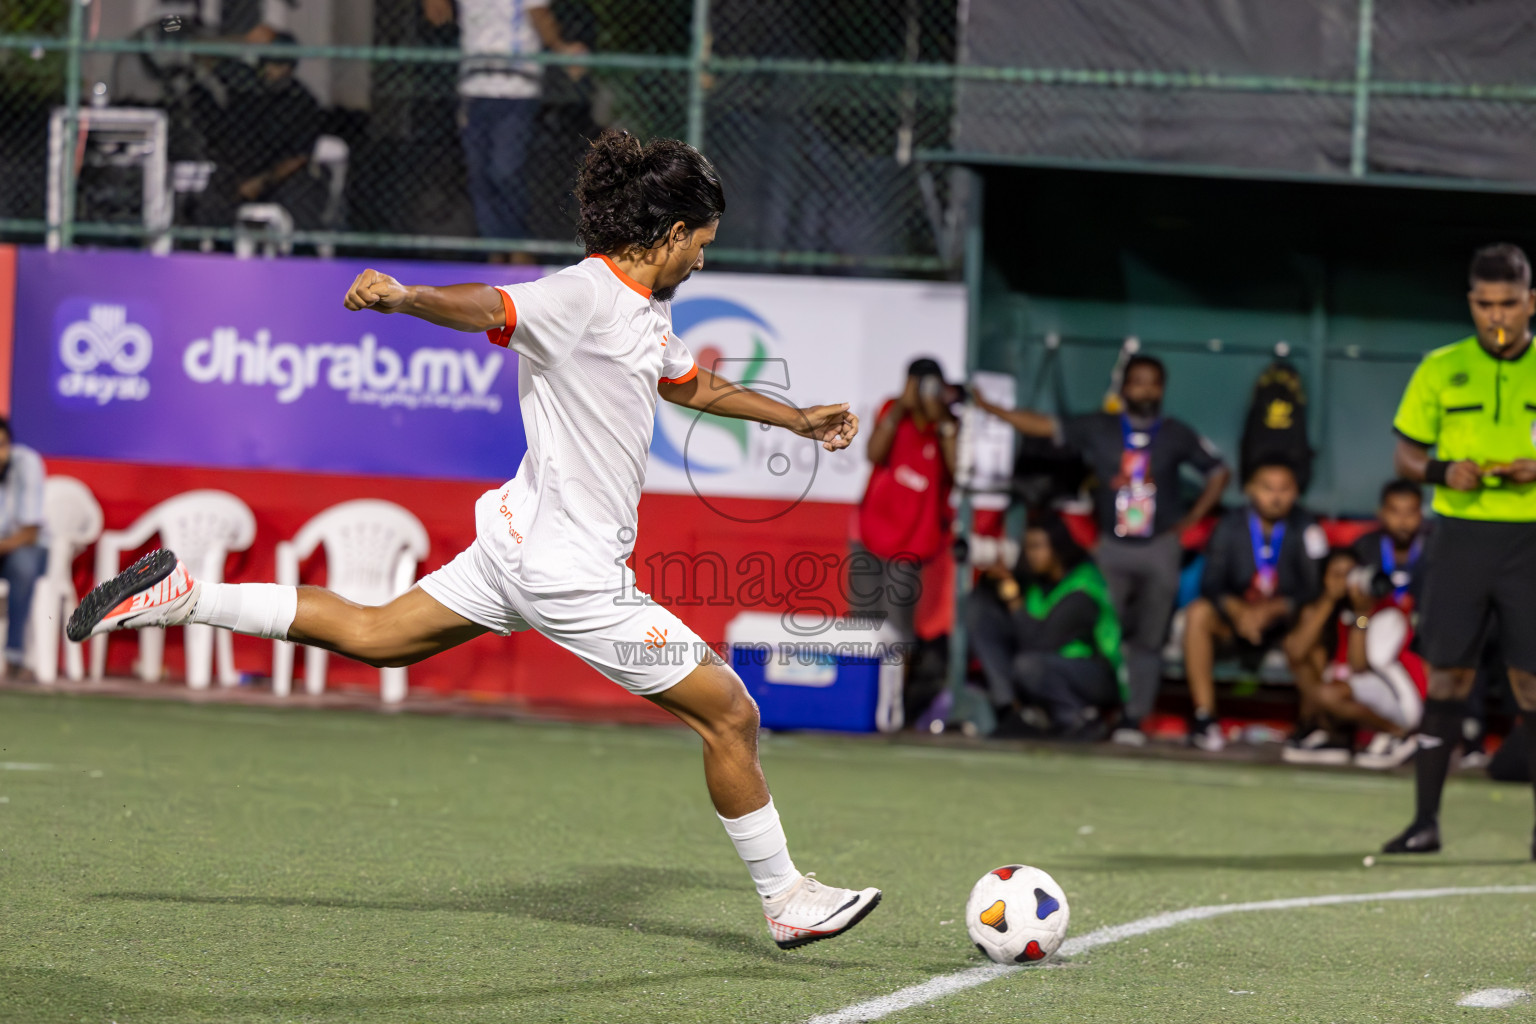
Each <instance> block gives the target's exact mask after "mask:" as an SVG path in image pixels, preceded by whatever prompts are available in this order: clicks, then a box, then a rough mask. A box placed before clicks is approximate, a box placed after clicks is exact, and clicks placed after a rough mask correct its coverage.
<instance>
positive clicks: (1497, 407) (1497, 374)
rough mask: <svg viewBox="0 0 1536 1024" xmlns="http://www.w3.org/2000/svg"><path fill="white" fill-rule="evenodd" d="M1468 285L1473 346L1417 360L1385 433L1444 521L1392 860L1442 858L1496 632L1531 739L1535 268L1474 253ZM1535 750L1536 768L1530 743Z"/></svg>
mask: <svg viewBox="0 0 1536 1024" xmlns="http://www.w3.org/2000/svg"><path fill="white" fill-rule="evenodd" d="M1468 277H1469V278H1470V291H1469V292H1468V293H1467V301H1468V305H1469V306H1470V307H1471V313H1472V321H1473V323H1474V324H1475V325H1476V328H1477V333H1476V334H1474V335H1473V336H1472V337H1470V338H1465V339H1463V340H1462V341H1459V342H1456V343H1455V344H1453V345H1447V346H1446V347H1444V348H1440V349H1436V350H1435V351H1433V352H1431V353H1429V354H1428V355H1426V356H1425V357H1424V359H1423V361H1422V362H1420V363H1419V367H1418V369H1417V370H1415V371H1414V374H1413V377H1412V379H1410V380H1409V382H1408V388H1407V390H1405V391H1404V392H1403V400H1402V404H1401V405H1400V406H1399V407H1398V411H1397V417H1396V419H1394V420H1393V424H1392V425H1393V427H1394V428H1395V429H1396V430H1397V433H1398V435H1399V438H1398V443H1397V453H1396V462H1397V471H1398V473H1399V474H1400V475H1401V476H1404V477H1406V478H1407V479H1409V480H1413V481H1426V482H1428V483H1431V484H1434V485H1435V500H1434V508H1435V512H1436V513H1438V515H1439V518H1438V521H1437V522H1436V524H1435V531H1434V535H1433V537H1431V539H1430V541H1429V544H1428V549H1427V557H1428V559H1429V565H1430V571H1429V573H1428V575H1427V577H1426V579H1425V584H1424V597H1423V601H1422V602H1421V604H1420V608H1419V644H1420V651H1421V653H1422V654H1423V655H1424V659H1425V660H1426V661H1428V662H1429V664H1430V672H1429V696H1428V699H1427V700H1426V701H1425V702H1424V720H1423V722H1422V723H1421V724H1420V726H1419V734H1418V752H1417V754H1416V755H1415V765H1414V768H1415V774H1416V776H1417V800H1416V806H1415V809H1414V811H1415V812H1414V819H1413V822H1412V823H1411V824H1410V825H1409V826H1408V828H1407V829H1405V830H1404V831H1403V832H1402V833H1401V834H1400V835H1398V836H1396V837H1394V838H1393V839H1392V840H1390V841H1389V842H1388V843H1387V844H1386V846H1385V847H1384V848H1383V849H1384V852H1386V853H1433V852H1434V851H1436V850H1438V849H1440V826H1439V818H1440V795H1441V791H1442V790H1443V789H1444V787H1445V776H1446V773H1447V772H1448V771H1449V770H1450V764H1451V756H1452V754H1453V753H1454V752H1455V748H1456V745H1457V743H1458V742H1460V740H1461V739H1462V722H1463V719H1464V718H1465V717H1466V707H1467V697H1468V695H1469V694H1470V692H1471V690H1472V685H1473V682H1474V680H1475V677H1476V675H1477V665H1478V661H1479V659H1480V658H1481V656H1482V652H1483V646H1484V643H1485V641H1486V640H1487V639H1488V637H1489V634H1490V631H1491V628H1492V626H1493V624H1494V623H1495V622H1496V623H1497V624H1498V636H1499V641H1500V643H1501V645H1502V648H1503V651H1504V658H1505V664H1506V666H1507V668H1508V669H1509V683H1510V688H1511V689H1512V690H1513V691H1514V695H1515V701H1516V703H1518V704H1519V705H1520V710H1521V712H1522V715H1521V718H1522V720H1523V726H1522V727H1523V728H1524V729H1525V730H1526V731H1527V733H1528V734H1529V735H1530V736H1531V737H1532V738H1536V630H1532V629H1531V628H1530V621H1531V612H1532V609H1533V608H1536V356H1533V355H1532V354H1531V329H1530V324H1531V317H1532V316H1533V315H1536V292H1533V291H1532V289H1531V265H1530V262H1529V260H1527V259H1526V256H1525V253H1523V252H1521V251H1520V250H1519V249H1518V248H1516V247H1515V246H1513V245H1493V246H1488V247H1487V248H1484V249H1480V250H1478V252H1477V253H1476V254H1475V255H1474V256H1473V257H1472V266H1471V270H1470V272H1469V274H1468ZM1432 448H1433V449H1435V452H1434V456H1433V457H1431V455H1430V449H1432ZM1531 749H1532V751H1533V753H1532V754H1531V762H1532V764H1531V766H1532V768H1533V769H1536V743H1532V744H1531ZM1532 777H1533V779H1536V772H1533V775H1532ZM1531 854H1532V857H1536V839H1533V840H1532V848H1531Z"/></svg>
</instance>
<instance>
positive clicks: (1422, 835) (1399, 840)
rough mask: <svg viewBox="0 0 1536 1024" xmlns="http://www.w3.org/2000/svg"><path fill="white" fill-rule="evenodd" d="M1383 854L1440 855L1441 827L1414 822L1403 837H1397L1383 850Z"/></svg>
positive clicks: (1404, 831) (1405, 830)
mask: <svg viewBox="0 0 1536 1024" xmlns="http://www.w3.org/2000/svg"><path fill="white" fill-rule="evenodd" d="M1381 852H1382V853H1439V852H1440V826H1439V825H1437V824H1435V823H1434V822H1430V823H1429V824H1427V825H1424V824H1420V823H1419V822H1417V821H1416V822H1414V823H1413V824H1412V825H1409V826H1408V827H1407V828H1406V829H1404V830H1403V833H1402V835H1400V836H1397V837H1396V838H1394V839H1393V840H1391V841H1390V842H1388V843H1387V845H1385V846H1383V847H1382V848H1381Z"/></svg>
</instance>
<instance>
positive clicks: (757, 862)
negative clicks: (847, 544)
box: [650, 662, 881, 949]
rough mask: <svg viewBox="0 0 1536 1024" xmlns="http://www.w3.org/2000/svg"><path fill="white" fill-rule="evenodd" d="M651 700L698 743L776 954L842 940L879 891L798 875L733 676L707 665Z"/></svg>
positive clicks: (748, 709)
mask: <svg viewBox="0 0 1536 1024" xmlns="http://www.w3.org/2000/svg"><path fill="white" fill-rule="evenodd" d="M650 699H651V700H652V701H654V702H655V703H656V704H658V705H660V706H661V707H664V708H666V709H667V710H668V711H670V712H672V714H674V715H676V716H677V717H678V718H680V719H682V720H683V721H684V722H686V723H687V724H688V725H689V726H691V727H692V728H693V730H694V731H695V732H697V733H698V734H699V736H700V737H702V738H703V740H704V781H705V784H706V785H707V786H708V787H709V796H710V799H711V800H713V801H714V805H715V813H716V814H718V815H719V816H720V822H721V824H723V825H724V826H725V832H726V835H728V836H730V837H731V842H732V843H734V844H735V846H736V852H737V854H739V855H740V857H741V859H742V861H743V862H744V863H745V864H746V865H747V870H748V871H750V872H751V874H752V881H753V882H754V883H755V884H756V886H757V892H758V895H759V896H761V897H762V900H763V916H764V917H766V918H767V919H768V932H769V934H770V935H772V936H773V941H774V942H776V943H778V945H779V948H780V949H794V948H795V947H797V946H804V945H807V944H809V943H812V942H818V941H820V940H822V939H830V938H832V937H833V936H835V935H841V934H842V933H843V932H846V931H847V930H848V929H850V928H852V927H853V926H854V925H856V924H858V923H859V922H860V921H862V920H863V919H864V918H865V917H866V916H867V915H868V914H869V912H870V911H872V910H874V909H875V907H876V905H877V904H879V902H880V895H881V893H880V890H879V889H839V888H836V887H834V886H830V885H827V884H826V883H824V882H822V881H820V880H819V879H817V878H815V877H814V876H813V875H809V874H807V875H802V874H800V872H799V871H796V870H795V865H794V862H793V861H792V860H790V857H789V843H788V841H787V840H786V839H785V838H784V827H783V826H782V825H781V824H780V823H779V812H778V810H777V809H775V808H774V806H773V798H772V797H771V796H770V795H769V793H768V783H767V782H766V781H765V780H764V779H763V770H762V767H761V766H760V765H759V764H758V760H757V728H758V716H757V704H756V703H755V702H754V701H753V700H752V696H751V695H750V694H749V693H747V688H746V687H745V686H744V685H742V682H741V679H740V678H739V677H738V676H737V675H736V673H735V672H733V671H731V669H730V668H728V667H727V666H725V665H723V664H720V663H717V662H706V663H704V664H702V665H700V666H699V667H698V668H696V669H694V670H693V671H692V672H690V673H689V674H688V675H687V676H686V677H684V679H683V681H682V682H680V683H678V684H677V685H676V686H673V687H672V688H671V689H668V690H664V691H663V692H661V693H659V694H655V695H654V696H652V697H651V698H650Z"/></svg>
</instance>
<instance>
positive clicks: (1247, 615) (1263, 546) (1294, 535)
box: [1184, 457, 1328, 752]
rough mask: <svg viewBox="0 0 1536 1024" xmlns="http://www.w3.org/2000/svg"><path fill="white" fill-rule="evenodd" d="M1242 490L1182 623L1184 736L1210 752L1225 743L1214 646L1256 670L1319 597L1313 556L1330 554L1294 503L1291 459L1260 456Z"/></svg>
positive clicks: (1211, 547)
mask: <svg viewBox="0 0 1536 1024" xmlns="http://www.w3.org/2000/svg"><path fill="white" fill-rule="evenodd" d="M1244 490H1245V492H1246V493H1247V495H1248V503H1247V505H1245V506H1244V507H1243V508H1239V509H1233V510H1232V511H1231V512H1228V513H1227V514H1226V515H1225V516H1223V517H1222V519H1221V521H1220V522H1219V523H1217V524H1216V529H1215V531H1214V532H1212V534H1211V539H1210V543H1209V544H1208V545H1207V546H1206V550H1205V571H1204V573H1203V574H1202V575H1201V578H1200V597H1199V598H1198V599H1196V600H1195V601H1194V602H1193V603H1191V604H1190V606H1189V611H1188V613H1187V618H1186V619H1185V626H1184V671H1185V676H1186V678H1187V680H1188V682H1189V690H1190V696H1191V697H1192V698H1193V701H1194V712H1193V714H1192V716H1191V718H1190V730H1189V741H1190V743H1191V744H1192V745H1194V746H1196V747H1199V748H1200V749H1201V750H1206V751H1212V752H1214V751H1218V750H1220V749H1222V748H1223V747H1224V746H1226V740H1225V739H1224V738H1223V736H1222V733H1221V728H1220V726H1219V725H1218V723H1217V721H1216V678H1215V662H1216V655H1217V653H1218V651H1232V652H1234V653H1236V654H1237V655H1238V656H1239V657H1240V658H1241V659H1242V660H1243V662H1244V663H1245V664H1247V665H1249V666H1250V667H1252V668H1257V667H1258V665H1259V663H1260V661H1262V659H1263V657H1264V654H1265V652H1266V651H1267V650H1269V649H1270V648H1272V647H1276V646H1278V645H1279V644H1280V643H1281V642H1282V641H1283V640H1284V639H1285V638H1286V637H1287V635H1288V634H1289V633H1290V632H1291V629H1292V626H1293V625H1294V624H1295V622H1296V616H1297V613H1298V612H1300V611H1301V609H1302V607H1303V606H1304V605H1306V604H1308V603H1309V602H1311V601H1312V600H1313V599H1314V598H1315V597H1316V596H1317V592H1318V584H1319V579H1318V577H1319V572H1318V561H1319V560H1320V559H1322V558H1324V557H1326V556H1327V554H1328V538H1327V537H1326V536H1325V535H1324V533H1323V531H1322V528H1321V527H1320V526H1318V525H1317V521H1316V520H1315V519H1314V518H1313V517H1312V516H1311V514H1309V513H1308V512H1306V511H1304V510H1302V509H1300V508H1298V507H1297V506H1296V499H1297V497H1298V496H1299V488H1298V487H1297V485H1296V471H1295V470H1294V469H1292V468H1291V466H1290V463H1288V462H1286V461H1285V460H1284V459H1280V458H1275V457H1270V458H1266V459H1262V460H1260V461H1259V463H1258V464H1257V465H1256V466H1255V467H1254V469H1253V475H1252V476H1250V477H1249V478H1248V481H1247V483H1246V485H1245V487H1244ZM1287 653H1289V652H1287ZM1292 669H1293V670H1294V669H1295V665H1294V664H1293V665H1292ZM1304 699H1306V696H1305V695H1304ZM1305 710H1307V711H1310V710H1311V709H1310V707H1307V708H1305Z"/></svg>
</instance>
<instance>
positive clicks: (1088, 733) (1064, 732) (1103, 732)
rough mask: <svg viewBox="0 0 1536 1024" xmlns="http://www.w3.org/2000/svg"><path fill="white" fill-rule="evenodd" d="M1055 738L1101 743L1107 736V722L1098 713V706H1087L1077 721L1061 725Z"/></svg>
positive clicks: (1073, 741)
mask: <svg viewBox="0 0 1536 1024" xmlns="http://www.w3.org/2000/svg"><path fill="white" fill-rule="evenodd" d="M1056 738H1057V739H1062V740H1067V741H1068V742H1071V743H1102V742H1103V741H1104V740H1106V739H1108V738H1109V723H1108V722H1106V721H1105V720H1104V716H1103V715H1101V714H1099V709H1098V708H1087V709H1085V710H1084V711H1083V713H1082V714H1081V715H1079V716H1078V717H1077V721H1075V722H1068V723H1067V724H1066V725H1065V726H1063V727H1062V728H1061V730H1060V731H1059V732H1058V733H1057V736H1056Z"/></svg>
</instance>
